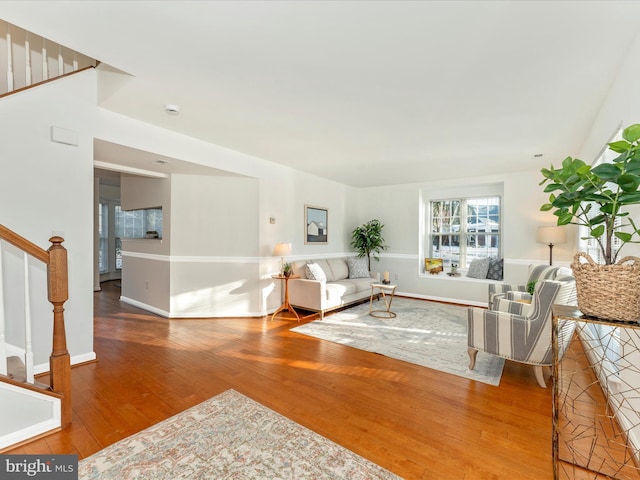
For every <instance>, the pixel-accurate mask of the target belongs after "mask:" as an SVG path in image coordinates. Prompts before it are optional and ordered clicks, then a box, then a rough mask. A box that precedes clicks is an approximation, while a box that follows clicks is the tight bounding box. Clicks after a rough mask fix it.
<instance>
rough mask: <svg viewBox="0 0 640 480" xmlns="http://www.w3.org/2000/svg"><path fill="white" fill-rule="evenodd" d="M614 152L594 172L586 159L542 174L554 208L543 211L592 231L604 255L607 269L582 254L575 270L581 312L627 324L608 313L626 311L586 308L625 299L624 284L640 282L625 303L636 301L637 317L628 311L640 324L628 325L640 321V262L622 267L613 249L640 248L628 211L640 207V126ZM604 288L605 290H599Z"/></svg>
mask: <svg viewBox="0 0 640 480" xmlns="http://www.w3.org/2000/svg"><path fill="white" fill-rule="evenodd" d="M608 147H609V149H610V150H612V151H614V152H616V153H618V154H619V155H618V156H617V157H616V158H615V159H614V160H613V161H611V162H609V163H601V164H599V165H597V166H595V167H591V166H590V165H587V164H586V163H585V162H583V161H582V160H580V159H577V158H572V157H567V158H565V159H564V161H563V162H562V166H561V167H560V168H554V167H553V166H551V168H549V169H546V168H544V169H542V170H541V172H542V176H543V177H544V179H543V180H542V181H541V182H540V185H544V184H547V185H546V186H545V189H544V191H545V192H547V193H549V194H550V195H549V202H548V203H545V204H544V205H542V206H541V207H540V210H542V211H553V214H554V215H555V216H556V217H558V220H557V224H558V225H568V224H574V225H581V226H584V227H587V229H588V231H589V236H588V237H585V238H589V237H591V238H594V239H595V240H596V241H597V243H598V246H599V248H600V249H601V251H602V254H603V258H604V263H605V264H604V265H597V264H595V262H594V261H593V260H592V259H591V257H589V256H588V255H587V254H584V253H579V254H577V255H576V256H575V259H574V262H573V263H572V265H571V267H572V269H573V271H574V275H575V276H576V286H577V289H578V306H579V307H580V309H581V310H582V311H583V313H586V314H588V315H593V316H599V317H601V318H610V319H616V320H618V319H619V320H622V318H617V317H620V316H622V314H621V313H618V314H616V313H615V312H611V313H607V312H606V311H607V310H609V311H610V310H611V309H612V308H613V309H614V310H618V311H619V312H620V311H621V308H622V307H619V306H616V307H615V308H614V307H612V306H611V304H608V305H607V306H606V307H603V308H598V310H599V311H600V314H595V312H594V310H592V309H591V307H583V304H584V305H586V303H587V301H589V302H591V303H593V302H600V301H601V299H602V297H603V296H604V293H605V292H607V291H613V292H614V293H616V294H618V295H619V293H620V291H622V290H625V288H623V287H622V285H620V284H619V283H618V282H625V283H628V282H630V281H637V282H638V284H635V285H629V286H628V287H629V288H631V289H633V292H634V293H633V294H632V295H630V298H628V299H621V301H622V302H623V303H624V302H627V301H631V305H629V308H633V309H634V312H633V313H630V311H629V309H624V310H626V312H627V313H625V314H624V316H626V317H629V315H631V316H633V317H636V318H626V319H627V320H630V319H634V320H635V319H640V300H638V295H637V289H638V288H639V287H640V273H638V270H640V265H639V263H640V262H638V261H636V260H640V259H635V257H625V258H623V259H622V260H620V262H618V263H616V260H617V258H618V253H619V250H618V251H614V250H613V248H612V247H613V238H614V236H615V237H617V238H618V239H619V240H620V242H621V246H624V244H626V243H630V242H631V243H640V240H639V239H640V231H639V230H638V228H637V226H636V224H635V222H634V221H633V219H632V218H631V217H630V216H629V211H628V210H627V209H626V207H628V206H629V205H637V204H640V191H639V188H640V124H635V125H631V126H629V127H627V128H625V129H624V131H623V132H622V140H619V141H616V142H612V143H609V144H608ZM580 257H584V258H586V259H587V263H586V264H585V263H583V262H581V261H580ZM629 260H633V261H634V264H633V265H623V264H624V263H625V262H627V261H629ZM634 272H635V273H634ZM611 275H613V277H612V276H611ZM623 277H624V278H623ZM587 282H588V283H589V284H587ZM598 282H600V284H599V285H595V284H597V283H598ZM617 287H619V288H617ZM631 297H633V298H631ZM585 309H586V310H591V311H585ZM612 315H614V316H615V317H614V316H612Z"/></svg>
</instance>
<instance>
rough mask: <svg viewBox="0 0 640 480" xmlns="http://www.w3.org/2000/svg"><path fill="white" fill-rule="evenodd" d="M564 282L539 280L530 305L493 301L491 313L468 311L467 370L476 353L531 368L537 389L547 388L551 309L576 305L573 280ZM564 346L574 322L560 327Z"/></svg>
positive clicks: (472, 363)
mask: <svg viewBox="0 0 640 480" xmlns="http://www.w3.org/2000/svg"><path fill="white" fill-rule="evenodd" d="M565 278H566V279H565V280H563V281H555V280H541V281H539V282H538V283H536V287H535V291H534V293H533V297H532V299H531V304H525V303H520V302H515V301H510V300H507V299H504V298H496V300H495V305H494V307H495V308H494V310H485V309H483V308H469V309H468V318H467V323H468V325H467V326H468V330H467V343H468V347H469V348H468V352H469V360H470V362H469V368H470V369H471V370H473V369H474V368H475V363H476V355H477V354H478V351H483V352H487V353H491V354H493V355H497V356H500V357H503V358H506V359H508V360H513V361H516V362H521V363H525V364H529V365H533V367H534V373H535V376H536V380H537V381H538V385H540V386H541V387H542V388H546V386H547V385H546V383H545V381H544V376H543V372H542V367H543V366H551V363H552V361H553V351H552V345H551V327H552V317H551V307H552V306H553V304H562V305H575V304H576V290H575V281H574V280H573V277H568V278H567V277H565ZM560 328H562V329H563V336H562V337H560V338H564V339H566V342H567V343H566V344H565V345H561V346H560V354H561V355H562V354H563V353H564V349H565V348H566V345H567V344H568V342H569V339H570V338H571V335H572V333H573V332H572V331H569V329H573V328H575V322H566V323H565V324H562V325H560Z"/></svg>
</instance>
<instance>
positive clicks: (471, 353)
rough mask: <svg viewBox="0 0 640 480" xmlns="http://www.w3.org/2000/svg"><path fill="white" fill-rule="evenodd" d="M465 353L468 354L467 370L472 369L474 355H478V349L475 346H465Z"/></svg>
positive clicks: (474, 365) (474, 362) (474, 364)
mask: <svg viewBox="0 0 640 480" xmlns="http://www.w3.org/2000/svg"><path fill="white" fill-rule="evenodd" d="M467 353H468V354H469V370H473V369H474V368H476V357H477V356H478V350H476V349H475V348H471V347H469V348H467Z"/></svg>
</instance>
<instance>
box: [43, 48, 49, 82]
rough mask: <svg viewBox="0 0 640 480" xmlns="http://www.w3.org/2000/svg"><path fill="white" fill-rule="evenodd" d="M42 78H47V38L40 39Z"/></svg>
mask: <svg viewBox="0 0 640 480" xmlns="http://www.w3.org/2000/svg"><path fill="white" fill-rule="evenodd" d="M42 80H49V59H48V58H47V39H46V38H43V39H42Z"/></svg>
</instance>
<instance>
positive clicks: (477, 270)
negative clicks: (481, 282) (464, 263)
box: [467, 257, 489, 278]
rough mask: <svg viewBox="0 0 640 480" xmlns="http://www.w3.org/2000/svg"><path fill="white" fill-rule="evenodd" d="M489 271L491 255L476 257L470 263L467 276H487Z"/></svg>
mask: <svg viewBox="0 0 640 480" xmlns="http://www.w3.org/2000/svg"><path fill="white" fill-rule="evenodd" d="M488 271H489V257H486V258H476V259H475V260H473V261H472V262H471V265H469V271H468V272H467V277H470V278H487V272H488Z"/></svg>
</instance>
